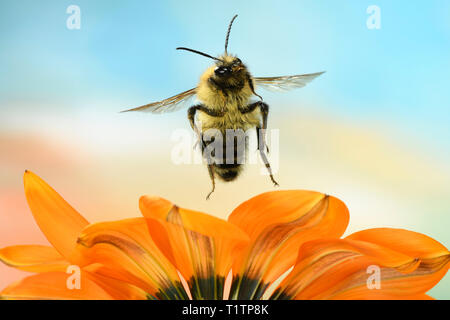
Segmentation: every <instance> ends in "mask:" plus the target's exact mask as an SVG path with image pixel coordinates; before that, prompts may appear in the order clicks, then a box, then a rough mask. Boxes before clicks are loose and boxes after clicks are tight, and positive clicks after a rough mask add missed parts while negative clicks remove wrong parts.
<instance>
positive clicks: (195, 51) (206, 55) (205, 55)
mask: <svg viewBox="0 0 450 320" xmlns="http://www.w3.org/2000/svg"><path fill="white" fill-rule="evenodd" d="M177 50H186V51H190V52H193V53H196V54H199V55H201V56H204V57H207V58H210V59H214V60H217V61H221V62H223V61H222V60H220V59H219V58H216V57H213V56H210V55H209V54H206V53H204V52H201V51H197V50H194V49H189V48H185V47H178V48H177Z"/></svg>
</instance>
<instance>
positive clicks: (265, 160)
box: [256, 128, 279, 187]
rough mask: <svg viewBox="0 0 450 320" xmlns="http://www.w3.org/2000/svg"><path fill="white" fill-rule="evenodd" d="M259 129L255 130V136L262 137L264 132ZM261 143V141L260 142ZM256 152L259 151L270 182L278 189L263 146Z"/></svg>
mask: <svg viewBox="0 0 450 320" xmlns="http://www.w3.org/2000/svg"><path fill="white" fill-rule="evenodd" d="M261 130H262V129H261V128H256V134H257V135H258V137H259V135H260V134H261V135H263V134H264V131H261ZM261 142H262V141H261ZM258 150H259V155H260V156H261V159H262V161H263V162H264V164H265V165H266V168H267V171H268V172H269V175H270V180H272V182H273V184H274V185H275V186H276V187H278V186H279V184H278V182H276V181H275V179H274V177H273V174H272V168H271V167H270V163H269V160H268V159H267V156H266V153H265V152H264V144H262V145H261V146H258Z"/></svg>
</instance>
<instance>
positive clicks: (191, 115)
mask: <svg viewBox="0 0 450 320" xmlns="http://www.w3.org/2000/svg"><path fill="white" fill-rule="evenodd" d="M197 110H199V111H202V112H204V113H206V114H207V115H209V116H211V117H223V116H224V115H225V112H220V111H215V110H211V109H208V108H207V107H205V106H204V105H202V104H198V105H195V106H192V107H190V108H189V109H188V119H189V123H190V125H191V128H192V130H194V132H195V133H196V134H197V136H198V140H197V142H196V144H195V145H194V148H195V147H196V146H197V144H198V143H199V142H200V141H202V145H203V148H205V147H206V145H205V143H204V141H203V139H202V133H201V131H200V130H199V129H198V128H197V126H196V125H195V115H196V113H197Z"/></svg>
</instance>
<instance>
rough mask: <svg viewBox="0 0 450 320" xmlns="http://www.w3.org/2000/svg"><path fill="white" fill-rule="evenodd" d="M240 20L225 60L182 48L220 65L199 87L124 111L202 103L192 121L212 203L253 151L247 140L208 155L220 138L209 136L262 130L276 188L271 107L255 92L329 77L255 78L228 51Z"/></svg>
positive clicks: (154, 110) (260, 144)
mask: <svg viewBox="0 0 450 320" xmlns="http://www.w3.org/2000/svg"><path fill="white" fill-rule="evenodd" d="M236 17H237V15H235V16H234V17H233V19H232V20H231V22H230V24H229V26H228V30H227V33H226V38H225V52H224V54H223V55H221V56H219V57H213V56H211V55H209V54H206V53H204V52H201V51H197V50H194V49H189V48H185V47H178V48H177V50H186V51H190V52H193V53H196V54H199V55H202V56H205V57H207V58H210V59H213V60H215V64H214V65H213V66H211V67H209V68H208V69H207V70H206V71H205V72H204V73H203V74H202V76H201V77H200V81H199V83H198V85H197V87H195V88H192V89H190V90H187V91H184V92H182V93H180V94H177V95H175V96H173V97H170V98H167V99H165V100H162V101H158V102H153V103H150V104H146V105H143V106H140V107H137V108H133V109H129V110H125V111H123V112H129V111H146V112H151V113H166V112H172V111H177V110H179V109H181V108H183V107H186V106H188V105H189V101H191V100H192V99H193V98H194V97H196V98H197V100H198V101H199V103H198V104H195V105H192V106H191V107H190V108H189V109H188V119H189V123H190V125H191V127H192V129H193V130H194V132H195V133H196V134H197V136H198V139H199V140H198V143H199V144H200V145H201V150H202V154H203V157H204V158H205V159H206V160H207V166H208V172H209V176H210V178H211V182H212V190H211V192H210V193H209V194H208V196H207V197H206V198H207V199H209V197H210V195H211V194H212V193H213V192H214V190H215V178H216V177H218V178H219V179H221V180H222V181H226V182H228V181H233V180H235V179H236V178H237V177H238V176H239V173H240V172H241V171H242V167H243V163H242V162H243V161H242V159H243V156H242V152H239V150H242V148H241V147H244V148H243V149H244V150H247V140H246V139H244V140H242V139H241V140H240V139H237V138H236V136H234V137H233V139H232V140H233V141H231V143H230V141H229V139H226V140H227V141H226V143H223V150H220V151H222V152H216V151H217V149H214V150H213V151H212V152H205V151H208V147H210V146H211V144H212V142H214V141H216V139H217V136H214V137H212V138H211V137H209V138H208V139H206V135H205V133H206V132H208V131H209V130H212V129H214V130H216V131H218V132H219V133H221V135H222V137H225V136H227V133H228V132H229V131H230V130H232V131H236V130H241V131H244V132H247V130H249V129H252V128H256V133H257V137H258V150H259V153H260V156H261V159H262V161H263V162H264V164H265V166H266V168H267V170H268V173H269V176H270V179H271V181H272V182H273V184H274V185H275V186H278V183H277V182H276V181H275V179H274V177H273V174H272V170H271V167H270V164H269V161H268V159H267V155H266V152H268V148H267V145H266V141H265V130H266V128H267V119H268V115H269V106H268V104H266V103H265V102H264V101H263V99H262V97H261V96H260V95H258V94H257V93H256V92H255V86H256V87H263V88H266V89H269V90H281V91H286V90H290V89H294V88H301V87H304V86H305V85H306V84H307V83H309V82H310V81H312V80H313V79H315V78H316V77H318V76H320V75H321V74H323V73H324V72H318V73H311V74H302V75H293V76H281V77H253V76H252V75H251V74H250V72H249V71H248V69H247V67H246V66H245V64H244V63H243V62H242V61H241V60H240V59H239V58H238V57H237V56H234V55H231V54H229V53H228V51H227V48H228V40H229V37H230V31H231V27H232V25H233V22H234V20H235V19H236ZM253 97H258V98H259V100H258V101H252V98H253ZM239 140H240V141H239ZM221 141H223V139H222V140H221ZM216 142H217V141H216ZM242 144H244V146H243V145H242ZM209 151H211V150H209ZM220 153H221V154H220ZM230 154H231V155H232V156H231V161H230V159H229V158H230V157H226V155H230Z"/></svg>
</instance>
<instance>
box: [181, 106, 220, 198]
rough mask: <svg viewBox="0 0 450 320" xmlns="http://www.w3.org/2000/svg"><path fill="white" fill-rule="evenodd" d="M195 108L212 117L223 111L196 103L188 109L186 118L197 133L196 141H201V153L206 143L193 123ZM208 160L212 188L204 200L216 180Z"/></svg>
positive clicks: (214, 187)
mask: <svg viewBox="0 0 450 320" xmlns="http://www.w3.org/2000/svg"><path fill="white" fill-rule="evenodd" d="M197 110H199V111H203V112H205V113H206V114H207V115H209V116H212V117H223V116H224V113H221V112H217V111H214V110H210V109H208V108H206V107H205V106H204V105H201V104H199V105H196V106H192V107H190V108H189V109H188V119H189V123H190V124H191V127H192V130H194V132H195V133H196V134H197V135H198V141H197V143H199V142H201V143H202V148H201V149H202V153H203V150H204V149H205V148H206V143H205V142H204V141H203V137H202V132H201V130H199V129H198V127H197V126H196V125H195V115H196V113H197ZM207 162H208V173H209V177H210V178H211V183H212V190H211V191H210V192H209V194H208V195H207V196H206V200H208V199H209V197H210V196H211V194H212V193H213V192H214V190H215V189H216V182H215V177H214V170H213V165H212V163H211V162H212V161H211V159H207Z"/></svg>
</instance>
